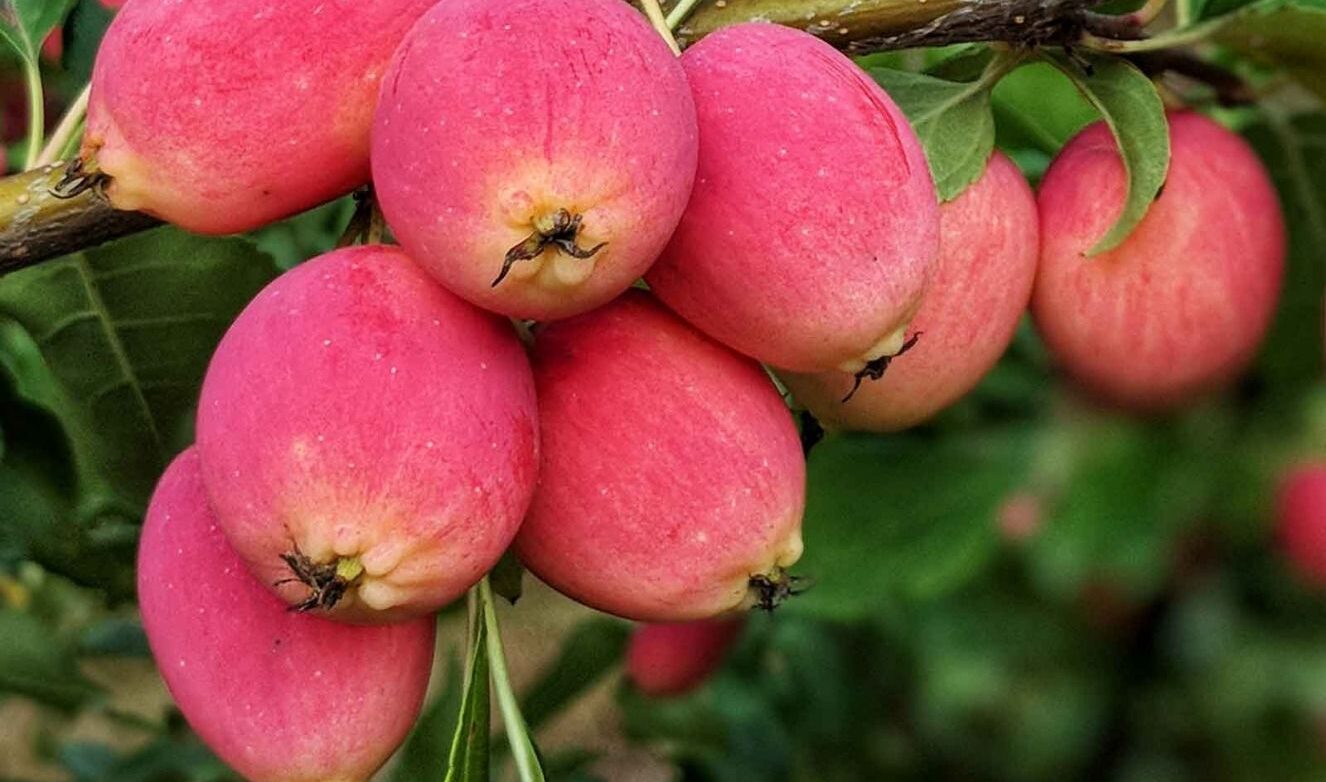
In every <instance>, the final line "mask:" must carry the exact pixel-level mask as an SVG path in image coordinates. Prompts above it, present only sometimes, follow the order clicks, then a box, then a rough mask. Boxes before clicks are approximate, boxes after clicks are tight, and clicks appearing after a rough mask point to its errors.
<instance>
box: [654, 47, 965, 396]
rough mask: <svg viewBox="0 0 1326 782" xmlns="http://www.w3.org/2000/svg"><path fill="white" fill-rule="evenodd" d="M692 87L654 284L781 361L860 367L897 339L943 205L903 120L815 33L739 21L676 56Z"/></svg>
mask: <svg viewBox="0 0 1326 782" xmlns="http://www.w3.org/2000/svg"><path fill="white" fill-rule="evenodd" d="M681 61H682V65H683V66H685V68H686V75H687V77H688V78H689V79H690V83H691V89H692V92H693V94H694V96H695V106H696V112H697V115H698V117H699V127H700V158H699V165H698V169H697V172H696V180H695V188H694V190H693V192H692V194H691V200H690V204H689V205H688V206H687V207H686V212H685V214H684V215H683V216H682V220H681V224H680V225H679V226H678V227H677V231H676V233H675V234H674V235H673V237H672V241H671V243H669V245H668V247H667V249H666V250H665V251H664V253H663V255H662V257H661V258H660V259H659V260H658V262H657V263H655V264H654V266H653V267H652V268H651V269H650V271H649V272H648V273H647V274H646V275H645V279H646V280H647V281H648V282H649V285H650V287H651V289H652V290H653V291H654V294H655V295H656V296H658V297H659V300H660V301H662V302H663V303H664V304H666V305H667V306H668V307H670V308H671V309H673V310H674V311H676V312H677V313H678V314H680V315H681V316H682V317H683V318H685V319H686V320H688V321H690V322H691V323H692V324H694V325H695V326H696V327H697V328H699V329H700V330H701V331H704V332H705V333H707V334H709V335H710V336H712V337H714V338H715V339H717V340H719V341H720V342H722V343H724V344H726V345H728V346H729V347H731V348H733V349H734V350H737V351H739V352H741V353H745V354H746V355H748V356H752V357H754V358H756V359H759V360H760V361H762V362H764V363H766V364H769V365H771V366H775V367H778V368H780V369H786V370H793V371H798V372H817V371H824V370H830V369H835V368H841V369H843V370H844V371H848V372H857V371H859V370H861V369H862V368H863V367H864V366H865V363H866V361H868V360H872V359H877V358H879V357H881V356H885V355H891V354H893V353H895V352H896V351H897V350H898V349H899V347H901V345H902V341H903V331H904V329H905V328H906V326H907V324H908V322H910V320H911V319H912V316H913V315H915V314H916V311H917V308H919V307H920V304H921V296H922V294H923V293H924V292H925V288H926V286H927V284H928V283H929V281H930V277H931V274H932V272H933V269H934V266H935V257H936V252H937V250H938V246H939V206H938V203H937V201H936V197H935V189H934V186H933V184H932V183H931V179H930V169H929V167H928V166H927V165H926V160H925V155H924V153H923V152H922V149H921V144H920V142H919V141H918V140H917V138H916V135H915V133H913V132H912V129H911V126H910V125H908V124H907V119H906V118H905V117H904V116H903V114H902V112H901V111H899V110H898V107H897V106H895V105H894V103H893V101H892V100H891V99H890V98H889V96H888V95H887V94H886V93H885V92H884V90H883V89H881V88H880V87H879V86H878V85H876V84H875V83H874V82H873V81H871V80H870V78H869V77H868V76H867V75H866V74H865V72H864V71H862V70H861V69H860V68H858V67H857V66H856V65H855V64H854V63H853V62H852V61H851V60H849V59H847V58H846V57H845V56H843V55H842V54H840V53H839V52H837V51H836V50H834V49H833V48H832V47H830V46H829V45H828V44H826V43H824V42H823V41H821V40H819V39H817V38H816V37H814V36H813V35H810V34H808V33H804V32H801V31H799V30H793V29H791V28H787V27H780V26H777V25H773V24H762V23H751V24H740V25H735V26H732V27H728V28H724V29H722V30H719V31H718V32H716V33H714V34H712V35H709V36H706V37H705V38H704V39H702V40H701V41H700V42H699V43H697V44H695V45H694V46H692V47H691V48H689V49H687V50H686V53H685V54H684V55H683V56H682V58H681Z"/></svg>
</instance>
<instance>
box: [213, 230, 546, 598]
mask: <svg viewBox="0 0 1326 782" xmlns="http://www.w3.org/2000/svg"><path fill="white" fill-rule="evenodd" d="M537 444H538V422H537V415H536V412H535V397H534V383H533V378H532V376H531V373H530V368H529V362H528V360H527V358H526V357H525V352H524V349H523V347H522V345H521V344H520V341H519V339H518V338H517V337H516V335H515V332H514V330H513V329H512V327H511V324H510V323H509V322H508V321H506V320H505V319H501V318H498V317H496V316H493V315H490V314H489V313H486V312H484V311H482V310H480V309H478V308H476V307H473V306H471V305H469V304H467V303H466V302H464V301H462V300H460V299H459V298H457V297H455V296H453V295H452V294H450V293H448V292H447V291H446V290H445V289H443V288H442V287H441V286H439V285H438V284H437V283H436V282H434V281H433V280H432V279H431V278H430V277H429V276H428V275H427V274H425V273H424V272H423V270H422V269H420V268H419V267H418V266H417V265H415V264H414V263H412V262H410V260H409V258H408V257H406V255H405V254H404V253H403V252H401V251H400V250H399V249H397V248H392V247H382V246H365V247H355V248H349V249H343V250H337V251H334V252H332V253H329V254H327V255H323V256H321V257H319V258H316V259H314V260H311V261H308V262H307V263H305V264H303V265H301V266H298V267H296V268H295V269H293V270H291V271H289V272H287V273H285V274H284V275H282V276H281V277H279V278H278V279H276V280H275V281H274V282H272V283H271V284H270V285H268V286H267V288H266V289H264V290H263V291H262V292H261V293H259V294H258V296H257V297H256V298H255V299H254V300H253V302H251V303H250V304H249V306H248V307H247V308H246V309H245V310H244V312H243V313H241V314H240V316H239V318H238V319H237V320H236V321H235V323H234V324H233V325H232V326H231V327H230V330H229V331H227V333H226V335H225V337H224V338H223V339H222V340H221V344H220V345H219V346H218V347H217V350H216V353H215V355H214V356H213V357H212V361H211V364H210V366H209V367H208V369H207V375H206V377H205V379H204V381H203V389H202V398H201V401H200V403H199V410H198V450H199V453H200V454H201V457H202V464H203V477H204V480H205V481H206V482H207V488H208V491H209V493H210V496H211V498H212V506H213V508H214V509H215V510H216V514H217V518H218V519H219V520H220V523H221V527H222V529H223V530H225V532H226V535H227V536H228V537H229V539H230V541H231V543H232V544H233V545H234V546H235V548H236V550H237V551H238V552H239V554H240V556H241V557H243V558H244V560H245V562H247V563H248V565H249V567H250V569H251V570H252V571H253V572H254V574H255V575H257V576H258V578H259V579H260V580H261V581H263V582H264V583H266V584H268V585H272V586H273V588H274V589H276V590H277V591H278V592H279V593H280V594H281V595H282V596H283V597H284V598H285V599H286V600H287V602H290V603H292V604H295V605H297V606H298V607H300V608H304V609H309V610H313V609H317V610H319V611H325V612H327V614H328V615H330V616H332V617H335V618H341V619H345V620H347V621H354V622H381V621H395V620H398V619H401V618H404V617H409V616H414V615H418V614H421V613H424V612H428V611H432V610H434V609H436V608H438V607H439V606H441V605H443V604H444V603H446V602H448V601H449V600H452V599H453V598H455V597H457V596H459V595H460V594H461V593H462V592H464V591H465V590H466V589H467V588H468V587H470V586H471V585H472V584H474V583H475V582H476V581H478V579H479V578H480V577H481V576H482V575H483V574H484V573H486V572H487V571H488V570H489V569H490V568H491V567H492V566H493V565H494V564H495V563H496V562H497V560H498V558H499V557H500V556H501V554H502V552H503V551H504V550H505V549H506V548H507V546H508V544H509V543H510V542H511V539H512V537H513V536H514V535H515V532H516V527H517V526H519V524H520V519H521V517H522V516H523V515H524V513H525V509H526V507H527V506H528V504H529V499H530V495H531V494H532V493H533V489H534V481H535V479H536V477H537V474H538V454H537V450H538V445H537Z"/></svg>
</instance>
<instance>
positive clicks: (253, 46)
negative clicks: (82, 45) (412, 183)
mask: <svg viewBox="0 0 1326 782" xmlns="http://www.w3.org/2000/svg"><path fill="white" fill-rule="evenodd" d="M435 1H436V0H375V2H371V3H369V2H360V1H359V0H284V1H283V2H272V0H215V2H206V3H184V2H179V0H133V2H131V3H127V4H125V5H124V7H123V8H122V9H121V10H120V11H119V12H117V13H116V14H115V19H114V21H113V22H112V23H111V25H110V27H109V28H108V29H107V30H106V35H105V37H104V38H103V39H102V42H101V48H100V50H99V51H98V52H97V59H96V65H95V67H94V68H93V73H92V94H91V99H90V103H89V105H88V116H87V133H86V135H85V136H84V139H83V150H82V156H83V158H84V159H88V160H92V161H93V162H92V163H90V164H89V165H90V166H95V168H96V169H97V170H99V171H101V172H102V173H105V174H107V175H109V176H110V177H111V179H110V181H109V184H108V185H107V187H106V193H107V195H108V196H109V197H110V200H111V203H112V204H114V205H115V206H116V207H117V208H120V209H135V210H140V211H144V212H148V213H150V214H153V215H156V216H157V217H160V218H162V219H164V220H167V221H169V222H172V223H175V224H177V225H179V226H181V227H184V228H187V229H189V230H191V231H197V232H200V233H206V234H223V233H232V232H236V231H247V230H249V229H252V228H257V227H258V226H261V225H264V224H266V223H269V222H272V221H273V220H277V219H280V218H282V217H286V216H288V215H291V214H294V213H296V212H301V211H303V210H305V209H308V208H310V207H312V206H315V205H317V204H320V203H322V202H323V201H327V200H329V199H331V198H334V197H336V196H339V195H342V194H344V193H347V192H349V191H350V190H352V189H353V188H355V187H357V186H359V185H362V184H364V183H365V182H367V181H368V178H369V162H368V133H369V125H370V124H371V122H372V115H373V107H374V105H375V104H376V102H377V96H378V83H379V81H380V80H381V78H382V74H383V72H384V71H385V70H386V67H387V62H388V60H389V59H390V57H391V54H392V52H393V51H394V50H395V48H396V45H397V43H399V42H400V40H401V38H402V37H403V36H404V35H405V33H406V31H407V30H409V28H410V25H411V23H412V22H413V21H414V20H415V19H416V18H418V17H419V15H420V14H422V13H423V12H424V11H425V10H426V9H427V8H428V7H429V6H431V5H432V4H433V3H434V2H435Z"/></svg>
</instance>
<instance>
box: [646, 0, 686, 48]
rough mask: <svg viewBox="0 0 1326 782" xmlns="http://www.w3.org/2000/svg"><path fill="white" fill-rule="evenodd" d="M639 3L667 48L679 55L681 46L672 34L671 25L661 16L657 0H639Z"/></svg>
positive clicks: (661, 11) (661, 10) (661, 12)
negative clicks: (666, 44) (665, 42)
mask: <svg viewBox="0 0 1326 782" xmlns="http://www.w3.org/2000/svg"><path fill="white" fill-rule="evenodd" d="M640 5H642V6H644V8H645V16H648V17H649V23H650V24H652V25H653V26H654V29H655V30H658V34H659V35H661V36H663V40H664V41H667V43H668V48H669V49H671V50H672V53H673V54H675V55H677V56H678V57H680V56H681V47H680V46H678V45H677V39H676V37H674V36H673V35H672V27H671V26H669V25H668V22H667V19H665V18H664V17H663V9H662V8H661V7H660V6H659V4H658V0H640Z"/></svg>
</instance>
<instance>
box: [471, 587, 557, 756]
mask: <svg viewBox="0 0 1326 782" xmlns="http://www.w3.org/2000/svg"><path fill="white" fill-rule="evenodd" d="M477 588H478V590H479V603H480V610H481V611H482V613H483V621H484V622H485V623H486V624H487V631H488V667H489V670H490V672H491V674H492V677H493V690H494V691H495V692H496V693H497V703H498V706H499V707H500V708H501V709H502V723H503V724H504V725H505V726H506V737H507V741H508V742H510V744H511V756H512V757H513V758H515V761H516V771H517V772H518V773H519V775H520V780H521V782H544V776H543V769H542V768H540V766H539V756H538V753H537V752H536V751H535V749H534V742H533V741H532V740H531V739H530V736H529V727H528V726H526V724H525V718H524V717H523V716H521V713H520V705H519V704H518V703H517V701H516V693H515V691H514V690H513V689H512V688H511V676H510V673H509V672H508V671H507V667H506V652H505V651H503V649H502V634H501V631H500V630H499V628H498V626H497V607H496V605H495V601H494V600H493V588H492V586H491V585H490V584H489V583H488V577H487V576H484V578H483V580H482V581H480V582H479V586H478V587H477Z"/></svg>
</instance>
